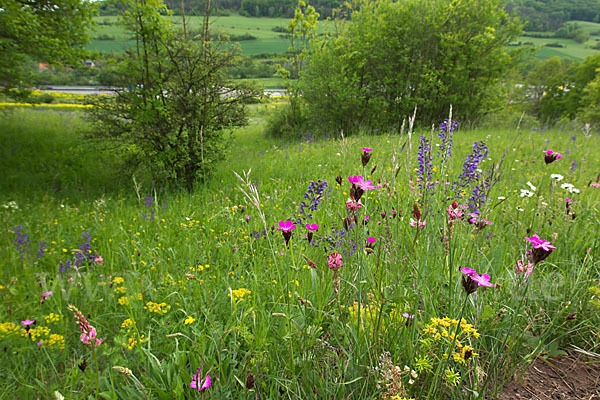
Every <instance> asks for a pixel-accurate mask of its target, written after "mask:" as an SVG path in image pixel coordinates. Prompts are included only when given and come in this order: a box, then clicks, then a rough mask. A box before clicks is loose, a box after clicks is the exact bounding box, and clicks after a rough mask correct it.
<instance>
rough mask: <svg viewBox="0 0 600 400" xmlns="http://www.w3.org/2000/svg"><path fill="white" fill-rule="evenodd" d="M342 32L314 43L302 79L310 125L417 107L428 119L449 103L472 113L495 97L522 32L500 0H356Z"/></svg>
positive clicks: (377, 122) (392, 117) (366, 123)
mask: <svg viewBox="0 0 600 400" xmlns="http://www.w3.org/2000/svg"><path fill="white" fill-rule="evenodd" d="M356 6H360V9H359V10H358V11H354V12H353V13H352V19H351V21H349V22H347V23H346V24H345V25H344V26H343V28H342V30H341V31H340V33H339V35H338V36H336V37H334V38H332V39H331V40H329V41H327V42H323V43H320V44H319V45H318V46H313V49H314V50H313V53H312V57H311V59H310V65H309V66H308V68H307V69H306V72H305V73H304V74H303V75H302V78H301V88H302V94H303V100H304V101H305V102H306V105H307V109H308V112H309V116H310V118H311V119H312V121H313V123H314V125H315V126H319V127H323V128H326V129H335V130H340V129H343V130H344V131H346V132H352V131H356V130H357V129H359V128H361V127H368V128H382V127H391V126H396V128H399V127H400V125H401V123H402V119H403V118H404V117H405V116H407V115H409V114H410V113H412V110H413V109H414V108H415V106H417V107H418V110H419V115H420V116H421V118H422V120H423V121H424V122H425V123H430V122H433V121H438V120H441V119H443V117H444V115H446V114H447V112H448V109H449V107H450V105H451V104H452V105H454V106H455V110H457V111H458V112H459V113H460V116H461V118H462V119H470V120H473V119H476V118H477V117H479V116H480V115H481V114H482V113H485V112H486V111H487V110H489V109H490V107H492V106H493V105H494V103H495V101H496V99H497V93H498V82H499V79H500V78H501V77H502V76H503V75H504V73H505V72H506V71H507V69H508V68H509V67H510V66H511V65H512V63H513V62H514V57H513V55H511V53H509V51H507V50H506V46H507V45H508V43H510V42H511V41H512V40H513V39H514V38H516V37H517V36H518V34H519V32H520V29H519V25H518V23H517V22H516V21H515V19H514V18H512V17H511V16H509V15H508V14H506V12H505V11H504V10H503V9H502V2H501V1H499V0H486V1H474V0H453V1H442V0H436V1H421V0H409V1H402V2H394V1H390V0H379V1H360V2H358V4H356Z"/></svg>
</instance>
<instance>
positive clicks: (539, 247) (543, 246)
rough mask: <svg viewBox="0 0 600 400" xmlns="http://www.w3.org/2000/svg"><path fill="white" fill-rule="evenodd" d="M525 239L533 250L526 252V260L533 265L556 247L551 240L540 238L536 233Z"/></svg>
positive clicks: (542, 259)
mask: <svg viewBox="0 0 600 400" xmlns="http://www.w3.org/2000/svg"><path fill="white" fill-rule="evenodd" d="M525 240H527V241H528V242H530V243H531V246H532V247H533V250H529V251H528V252H527V260H528V261H529V262H530V263H532V264H534V265H535V264H537V263H540V262H542V261H544V260H545V259H546V258H547V257H548V256H549V255H550V253H552V250H555V249H556V247H555V246H552V243H551V242H549V241H547V240H544V239H542V238H540V237H539V236H538V235H537V234H534V235H533V236H532V237H530V238H527V237H526V238H525Z"/></svg>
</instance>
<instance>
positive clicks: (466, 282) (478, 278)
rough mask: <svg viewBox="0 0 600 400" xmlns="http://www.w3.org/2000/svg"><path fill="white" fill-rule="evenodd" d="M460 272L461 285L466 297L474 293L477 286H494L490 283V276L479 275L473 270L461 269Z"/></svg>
mask: <svg viewBox="0 0 600 400" xmlns="http://www.w3.org/2000/svg"><path fill="white" fill-rule="evenodd" d="M460 272H462V273H463V274H464V276H463V277H462V285H463V288H464V289H465V292H466V293H467V296H468V295H470V294H471V293H475V292H476V291H477V288H478V287H479V286H483V287H493V286H496V285H495V284H494V283H491V282H490V276H489V275H488V274H483V275H479V274H478V273H477V271H475V270H474V269H473V268H468V267H463V268H461V269H460Z"/></svg>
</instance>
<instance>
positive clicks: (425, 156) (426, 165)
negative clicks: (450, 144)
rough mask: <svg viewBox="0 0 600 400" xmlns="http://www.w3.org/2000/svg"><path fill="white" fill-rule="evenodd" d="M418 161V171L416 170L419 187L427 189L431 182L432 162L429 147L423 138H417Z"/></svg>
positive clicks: (427, 141)
mask: <svg viewBox="0 0 600 400" xmlns="http://www.w3.org/2000/svg"><path fill="white" fill-rule="evenodd" d="M418 160H419V169H418V170H417V176H418V177H419V187H421V188H423V189H427V188H428V187H429V186H430V185H431V184H432V180H433V176H432V171H433V162H432V161H431V146H430V143H429V140H427V139H426V138H425V136H419V153H418ZM423 182H424V183H423Z"/></svg>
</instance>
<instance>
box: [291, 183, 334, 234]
mask: <svg viewBox="0 0 600 400" xmlns="http://www.w3.org/2000/svg"><path fill="white" fill-rule="evenodd" d="M326 188H327V182H326V181H322V180H318V181H316V182H314V181H311V182H310V185H309V186H308V190H307V192H306V193H305V194H304V199H305V200H302V202H301V203H300V212H299V214H300V216H299V217H298V221H297V223H298V224H299V223H301V222H302V218H303V217H306V218H308V219H312V217H313V214H312V212H314V211H317V208H318V206H319V203H320V202H321V200H323V193H324V192H325V189H326ZM307 201H308V203H307ZM307 207H308V208H309V209H310V212H308V213H307V212H306V211H305V208H307Z"/></svg>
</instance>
